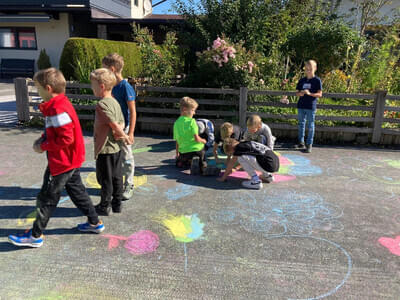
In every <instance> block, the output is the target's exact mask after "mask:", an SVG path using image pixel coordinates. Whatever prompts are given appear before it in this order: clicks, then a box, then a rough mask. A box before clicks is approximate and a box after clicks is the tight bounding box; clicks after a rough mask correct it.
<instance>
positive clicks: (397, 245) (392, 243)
mask: <svg viewBox="0 0 400 300" xmlns="http://www.w3.org/2000/svg"><path fill="white" fill-rule="evenodd" d="M378 242H379V244H381V245H382V246H384V247H386V248H387V249H388V250H389V251H390V253H392V254H394V255H397V256H400V235H398V236H397V237H396V238H395V239H392V238H388V237H381V238H380V239H379V240H378Z"/></svg>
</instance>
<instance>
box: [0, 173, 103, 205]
mask: <svg viewBox="0 0 400 300" xmlns="http://www.w3.org/2000/svg"><path fill="white" fill-rule="evenodd" d="M86 169H92V168H86ZM39 191H40V188H22V187H19V186H0V200H23V201H32V200H36V196H37V194H38V193H39ZM86 191H87V192H88V194H89V196H98V195H100V189H96V188H86ZM66 196H68V194H67V193H66V191H65V190H64V191H63V192H62V193H61V199H60V202H61V203H62V202H64V201H63V197H66Z"/></svg>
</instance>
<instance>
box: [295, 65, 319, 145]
mask: <svg viewBox="0 0 400 300" xmlns="http://www.w3.org/2000/svg"><path fill="white" fill-rule="evenodd" d="M304 68H305V74H306V77H303V78H301V79H300V80H299V82H298V83H297V87H296V96H299V97H300V98H299V102H298V103H297V110H298V120H299V136H298V138H299V143H298V144H297V145H295V148H297V149H305V151H306V152H307V153H311V150H312V143H313V139H314V130H315V112H316V110H317V98H321V97H322V82H321V79H319V78H318V77H317V76H315V71H316V70H317V63H316V62H315V61H314V60H308V61H306V63H305V67H304ZM306 120H307V127H308V137H307V142H306V144H304V136H305V128H306Z"/></svg>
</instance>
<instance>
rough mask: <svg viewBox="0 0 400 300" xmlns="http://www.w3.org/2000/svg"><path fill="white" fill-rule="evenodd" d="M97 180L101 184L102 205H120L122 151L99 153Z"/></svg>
mask: <svg viewBox="0 0 400 300" xmlns="http://www.w3.org/2000/svg"><path fill="white" fill-rule="evenodd" d="M96 177H97V182H98V183H99V184H100V185H101V201H100V205H101V206H103V207H108V206H110V204H111V205H112V206H113V207H119V206H120V205H121V201H122V193H123V178H122V152H121V151H119V152H117V153H113V154H99V156H98V157H97V160H96Z"/></svg>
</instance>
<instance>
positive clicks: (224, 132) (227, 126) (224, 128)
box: [219, 122, 233, 140]
mask: <svg viewBox="0 0 400 300" xmlns="http://www.w3.org/2000/svg"><path fill="white" fill-rule="evenodd" d="M219 130H220V133H221V139H222V140H224V139H226V138H229V137H231V134H232V131H233V125H232V124H231V123H229V122H225V123H224V124H222V125H221V127H220V129H219Z"/></svg>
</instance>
